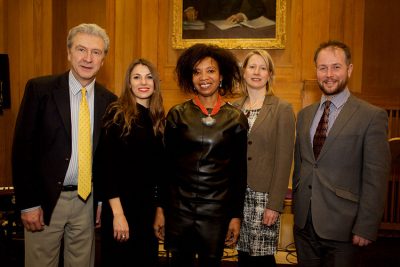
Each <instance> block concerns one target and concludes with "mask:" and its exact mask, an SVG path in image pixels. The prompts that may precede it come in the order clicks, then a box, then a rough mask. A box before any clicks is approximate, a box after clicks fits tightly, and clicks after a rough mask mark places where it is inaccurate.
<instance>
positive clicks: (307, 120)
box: [303, 102, 319, 160]
mask: <svg viewBox="0 0 400 267" xmlns="http://www.w3.org/2000/svg"><path fill="white" fill-rule="evenodd" d="M318 107H319V102H317V103H314V104H313V105H312V106H310V108H309V109H308V110H307V112H306V113H304V123H303V125H304V126H303V127H305V128H303V131H305V132H306V133H307V134H305V135H303V136H304V137H305V138H306V140H304V141H305V143H306V144H307V145H306V149H307V152H306V154H307V155H311V158H312V159H314V160H315V158H314V151H313V144H312V142H311V137H310V136H311V132H310V129H311V124H312V122H313V120H314V116H315V113H317V109H318Z"/></svg>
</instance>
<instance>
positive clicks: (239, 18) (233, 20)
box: [226, 13, 244, 24]
mask: <svg viewBox="0 0 400 267" xmlns="http://www.w3.org/2000/svg"><path fill="white" fill-rule="evenodd" d="M226 21H227V22H229V23H232V24H235V23H240V22H242V21H244V16H243V14H242V13H237V14H235V15H232V16H230V17H228V18H227V19H226Z"/></svg>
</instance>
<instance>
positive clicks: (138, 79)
mask: <svg viewBox="0 0 400 267" xmlns="http://www.w3.org/2000/svg"><path fill="white" fill-rule="evenodd" d="M130 87H131V90H132V93H133V95H134V96H135V97H136V102H137V103H139V104H141V105H142V106H145V107H148V106H149V101H150V97H151V96H152V95H153V93H154V80H153V75H152V74H151V72H150V69H149V68H148V67H147V66H145V65H142V64H138V65H136V66H135V67H134V68H133V70H132V72H131V76H130Z"/></svg>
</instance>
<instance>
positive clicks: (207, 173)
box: [154, 44, 248, 267]
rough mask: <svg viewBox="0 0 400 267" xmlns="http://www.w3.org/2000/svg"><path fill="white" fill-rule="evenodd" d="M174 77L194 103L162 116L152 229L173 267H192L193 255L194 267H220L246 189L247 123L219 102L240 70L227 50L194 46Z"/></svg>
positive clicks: (234, 236)
mask: <svg viewBox="0 0 400 267" xmlns="http://www.w3.org/2000/svg"><path fill="white" fill-rule="evenodd" d="M176 74H177V79H178V84H179V86H180V88H181V90H182V91H183V92H186V93H193V94H194V98H193V99H191V100H188V101H186V102H184V103H182V104H179V105H176V106H175V107H173V108H172V109H171V110H170V111H169V113H168V115H167V122H166V128H165V136H164V142H165V149H166V154H167V159H168V170H169V173H168V175H167V176H166V177H165V181H164V184H163V186H162V190H161V192H162V194H161V199H162V201H161V204H162V205H161V207H159V208H157V215H156V220H155V223H154V230H155V232H156V235H157V237H158V238H160V239H164V233H165V240H164V241H165V248H166V249H167V250H168V251H170V252H171V253H172V262H171V263H172V266H173V267H190V266H194V262H195V257H196V255H197V257H198V263H199V266H201V267H215V266H221V258H222V255H223V250H224V245H228V246H231V245H234V244H235V243H236V242H237V239H238V235H239V231H240V221H241V217H242V211H243V210H242V209H243V202H244V193H245V189H246V161H247V159H246V142H247V128H248V124H247V119H246V117H245V116H244V114H243V113H242V112H241V111H240V110H239V109H237V108H235V107H233V106H232V105H231V104H229V103H227V102H225V101H224V100H223V99H222V97H221V96H222V95H224V94H225V93H232V90H233V88H234V85H235V82H240V79H241V78H240V69H239V67H238V64H237V61H236V58H235V57H234V55H233V54H232V53H231V52H229V51H228V50H224V49H222V48H219V47H217V46H211V45H205V44H196V45H194V46H192V47H190V48H188V49H187V50H186V51H184V52H183V54H182V55H181V56H180V57H179V59H178V62H177V66H176ZM164 216H165V217H164ZM164 222H165V228H164Z"/></svg>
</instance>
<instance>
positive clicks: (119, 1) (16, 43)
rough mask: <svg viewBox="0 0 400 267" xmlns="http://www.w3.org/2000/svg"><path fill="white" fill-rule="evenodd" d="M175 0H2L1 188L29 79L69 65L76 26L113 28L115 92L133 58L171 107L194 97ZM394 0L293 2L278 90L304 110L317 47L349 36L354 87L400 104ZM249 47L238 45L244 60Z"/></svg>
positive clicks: (110, 76) (278, 52)
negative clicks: (148, 70) (176, 39)
mask: <svg viewBox="0 0 400 267" xmlns="http://www.w3.org/2000/svg"><path fill="white" fill-rule="evenodd" d="M172 2H173V0H86V1H81V0H19V1H14V0H0V52H3V53H4V52H6V53H8V54H9V57H10V69H11V71H10V76H11V86H12V92H11V97H12V99H11V102H12V103H11V105H12V108H11V109H10V110H6V111H5V112H4V114H3V115H1V116H0V186H2V185H11V168H10V156H11V143H12V135H13V129H14V123H15V118H16V115H17V111H18V108H19V104H20V101H21V98H22V94H23V91H24V86H25V83H26V81H27V80H28V79H29V78H32V77H35V76H39V75H44V74H49V73H60V72H63V71H65V70H66V69H67V68H68V61H67V53H66V36H67V33H68V30H69V28H70V27H72V26H75V25H77V24H79V23H82V22H89V23H91V22H93V23H97V24H99V25H100V26H102V27H104V28H105V29H106V30H107V32H108V34H109V36H110V40H111V47H110V51H109V54H108V55H107V57H106V61H105V64H104V66H103V67H102V69H101V71H100V73H99V75H98V78H97V80H98V81H99V82H101V83H103V84H104V85H106V86H107V87H108V88H109V89H111V90H112V91H114V92H115V93H117V94H119V93H120V91H121V89H122V87H123V82H124V81H123V80H124V76H125V71H126V68H127V67H128V65H129V63H130V62H131V61H132V60H133V59H134V58H137V57H144V58H147V59H149V60H150V61H152V62H153V63H154V64H155V65H156V66H157V67H158V70H159V72H160V76H161V86H162V90H163V95H164V104H165V108H166V110H167V111H168V110H169V108H171V107H172V106H173V105H175V104H177V103H180V102H182V101H184V100H186V99H187V98H188V97H189V96H188V95H184V94H183V93H181V92H180V91H179V89H178V87H177V84H176V81H175V75H174V68H175V63H176V60H177V58H178V56H179V54H180V53H181V52H182V50H175V49H172V46H171V29H172ZM387 2H388V3H387V5H385V6H383V5H382V4H381V1H379V0H368V1H366V0H326V1H320V0H286V6H287V20H286V40H287V43H286V47H285V49H272V50H269V52H270V54H271V56H272V57H273V59H274V62H275V65H276V72H277V75H276V81H275V85H274V89H275V92H276V94H277V95H278V96H279V97H282V98H284V99H286V100H288V101H289V102H290V103H292V104H293V106H294V109H295V111H296V112H297V111H298V110H300V109H301V108H302V105H303V103H302V97H303V96H304V95H303V93H304V88H305V84H307V82H305V83H304V81H305V80H306V81H307V80H314V79H315V67H314V63H313V55H314V51H315V49H316V48H317V46H318V45H319V44H320V43H321V42H323V41H326V40H328V39H342V40H344V41H345V42H346V43H347V44H348V45H349V46H350V47H351V48H352V54H353V64H354V71H353V76H352V78H351V80H350V86H349V87H350V89H351V90H352V91H354V92H357V93H358V94H361V95H365V94H367V95H369V96H370V98H369V99H380V98H379V95H380V94H391V95H392V96H394V97H392V98H390V99H393V102H394V103H395V105H396V104H397V103H399V102H400V100H399V98H400V96H399V92H400V88H399V87H400V81H399V79H400V78H399V75H398V72H399V71H398V69H399V68H398V66H397V61H398V60H396V59H397V58H400V52H399V51H400V50H399V49H397V47H398V46H399V45H400V39H399V38H400V37H399V36H398V35H396V34H393V29H395V27H396V26H397V25H399V24H400V21H399V19H400V17H399V16H397V15H396V14H395V12H396V11H397V10H398V9H399V7H400V2H399V1H396V0H389V1H387ZM16 21H17V22H16ZM248 52H249V50H246V49H243V50H233V53H235V54H236V55H237V57H238V58H239V59H240V60H242V59H243V58H244V56H245V55H246V53H248ZM396 97H397V98H396ZM314 98H318V92H314V95H311V96H309V100H310V101H312V100H315V99H314ZM385 99H387V98H385Z"/></svg>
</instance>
